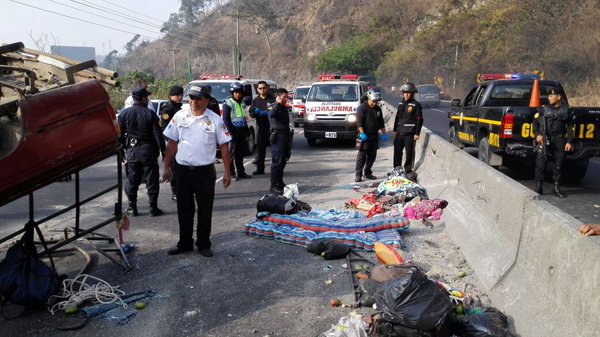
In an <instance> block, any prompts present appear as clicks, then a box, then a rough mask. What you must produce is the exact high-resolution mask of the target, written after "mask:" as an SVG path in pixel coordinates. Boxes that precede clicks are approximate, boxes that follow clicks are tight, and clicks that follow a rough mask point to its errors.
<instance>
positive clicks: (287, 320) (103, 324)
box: [0, 128, 455, 337]
mask: <svg viewBox="0 0 600 337" xmlns="http://www.w3.org/2000/svg"><path fill="white" fill-rule="evenodd" d="M297 132H298V134H297V135H296V137H295V139H294V148H293V154H292V157H291V160H290V162H289V163H288V166H287V168H286V171H285V176H284V180H285V181H286V182H287V183H298V185H299V189H300V193H301V197H300V199H301V200H304V201H306V202H308V203H309V204H311V205H312V206H313V207H315V208H325V209H328V208H334V207H338V208H342V207H343V202H344V201H345V200H346V199H347V198H350V197H360V195H359V194H356V193H354V192H353V191H352V186H353V185H354V164H355V160H356V150H355V149H354V147H353V144H351V143H340V142H335V141H331V142H323V143H319V144H318V145H317V147H313V148H309V147H308V145H307V143H306V140H305V139H304V137H303V135H302V134H301V132H302V129H301V128H298V129H297ZM391 157H392V154H391V147H384V148H382V149H381V152H380V157H379V159H378V162H377V164H376V165H375V170H374V173H375V174H376V175H380V176H382V175H384V173H385V172H387V171H388V170H389V169H391ZM251 159H252V158H250V157H248V158H246V164H247V170H248V172H252V171H254V165H252V164H251V163H250V162H251ZM115 165H116V164H115V159H114V158H110V159H107V160H105V161H103V162H101V163H98V164H96V165H94V166H92V167H90V168H88V169H86V170H84V171H83V172H81V186H82V198H85V197H86V196H87V195H89V194H91V193H92V192H93V191H97V190H99V189H102V188H104V187H105V185H107V184H111V183H113V182H114V179H115V177H116V174H115V167H116V166H115ZM269 168H270V162H268V163H267V171H268V170H269ZM217 172H218V176H219V177H220V176H221V173H222V172H223V165H222V164H219V165H217ZM269 185H270V184H269V175H264V176H259V177H253V178H252V179H248V180H242V181H234V182H232V185H231V186H230V187H229V188H227V189H224V188H223V186H222V185H221V184H220V183H218V184H217V188H216V190H217V192H216V200H215V207H214V214H213V227H212V229H213V230H212V242H213V251H214V253H215V256H214V257H212V258H204V257H202V256H201V255H199V254H198V253H197V252H194V253H189V254H182V255H178V256H174V257H173V256H168V255H167V250H168V249H169V248H171V247H173V246H174V245H175V244H176V241H177V235H178V224H177V216H176V205H175V203H174V202H173V201H171V200H170V196H171V193H170V190H169V187H168V185H161V194H160V199H159V207H161V208H162V209H163V210H164V211H165V214H164V215H163V216H160V217H154V218H150V217H148V216H147V210H148V207H147V202H146V201H147V198H146V196H145V193H144V191H145V190H144V188H141V189H140V193H139V200H138V205H139V210H140V216H138V217H135V218H131V226H130V230H129V231H127V232H126V233H125V241H126V242H127V243H130V244H134V245H135V246H136V248H135V249H134V250H133V252H132V253H130V255H129V257H130V259H129V260H130V262H131V264H132V265H133V267H134V269H133V270H132V271H130V272H128V273H124V272H123V270H121V269H120V268H119V267H118V266H117V265H115V264H113V263H110V262H109V261H108V260H107V259H106V258H104V257H102V256H99V257H97V258H96V259H95V260H96V261H97V262H96V264H95V266H94V267H93V268H91V270H90V271H89V273H91V274H93V275H94V276H98V277H100V278H102V279H105V280H107V281H108V282H110V283H111V284H113V285H119V286H120V287H121V289H123V290H124V291H126V292H127V293H135V292H140V291H147V290H150V289H154V290H156V291H157V292H158V296H157V297H156V298H153V299H150V300H149V301H148V306H147V308H146V309H144V310H143V311H140V312H138V314H137V315H136V317H135V318H133V319H131V321H130V322H129V323H127V324H124V325H118V324H116V323H115V322H112V321H108V320H106V319H101V318H94V319H90V320H89V321H88V323H87V326H86V327H85V328H84V330H79V331H74V332H59V331H56V330H54V328H53V327H52V324H62V323H63V322H66V321H67V320H68V318H65V317H64V315H62V314H60V315H58V316H55V317H51V316H50V315H49V314H48V313H45V312H39V313H36V314H34V315H30V316H27V317H24V318H21V319H16V320H10V321H3V320H2V319H0V322H1V323H0V324H2V326H3V327H4V328H5V329H3V330H4V331H3V333H2V335H3V336H7V337H8V336H24V335H28V336H59V335H60V336H79V335H81V334H85V335H86V336H106V335H107V334H110V335H114V336H177V335H179V336H267V335H269V336H318V335H321V334H322V333H323V332H325V331H327V330H328V329H329V328H330V327H331V325H332V324H335V323H336V322H337V321H338V320H339V319H340V318H341V317H342V316H344V315H347V313H348V310H347V309H344V310H342V309H341V308H339V310H338V309H335V308H332V307H331V306H329V300H330V299H332V298H340V299H342V300H343V301H344V302H346V303H351V302H353V301H354V298H353V295H352V294H353V292H352V286H351V283H350V276H349V274H348V271H347V268H344V266H343V263H344V261H343V260H342V261H325V260H324V259H323V258H321V257H319V256H314V255H312V254H309V253H307V252H306V251H305V249H304V248H301V247H297V246H291V245H288V244H283V243H280V242H276V241H272V240H265V239H258V238H254V237H247V236H245V235H244V234H243V225H244V224H245V223H247V222H249V221H251V220H253V219H254V216H255V214H256V202H257V200H258V199H259V198H260V197H261V196H262V195H264V194H265V193H267V191H268V189H269ZM73 191H74V182H73V181H71V182H61V183H54V184H52V185H50V186H48V187H47V188H44V189H42V190H40V191H37V192H36V193H35V200H36V203H35V209H36V216H35V218H36V219H40V218H42V217H44V216H47V215H48V214H50V213H52V212H53V211H56V210H58V209H60V208H62V207H65V206H67V205H69V204H70V202H72V200H73ZM352 193H354V194H352ZM114 201H115V195H114V194H113V195H111V196H107V197H105V198H99V199H97V200H93V201H92V202H90V203H89V204H88V205H86V206H85V207H84V208H83V209H82V212H83V214H84V216H83V217H82V227H84V228H85V227H86V226H87V225H89V224H91V223H93V222H97V221H100V220H102V219H103V217H104V218H105V217H107V216H109V215H110V214H111V210H112V204H113V203H114ZM123 206H124V207H125V205H123ZM73 217H74V215H73V212H69V213H67V214H65V215H63V216H60V217H58V218H56V219H54V220H52V221H50V222H49V223H47V224H45V225H44V226H43V228H44V232H45V233H50V234H49V235H48V237H47V238H46V239H48V238H52V237H54V238H58V237H60V236H61V235H62V234H61V233H60V230H61V229H63V228H64V227H67V226H73V225H74V221H73ZM0 219H2V220H1V224H2V225H1V226H0V236H1V237H4V236H6V235H7V234H9V233H11V232H14V231H15V230H17V229H19V228H21V227H22V226H23V224H24V222H25V221H26V220H27V199H26V198H23V199H19V200H17V201H15V202H13V203H11V204H8V205H5V206H4V207H2V208H0ZM53 230H56V231H53ZM99 232H101V233H106V234H108V235H114V233H115V229H114V226H113V225H112V224H111V225H108V226H106V227H104V228H103V229H102V230H100V231H99ZM437 233H438V231H437V230H436V231H435V232H432V235H437ZM84 247H85V246H84ZM7 248H8V244H7V243H6V244H4V245H2V246H0V254H1V255H2V256H3V255H4V252H5V250H6V249H7ZM95 255H97V254H95ZM453 255H455V254H453ZM445 264H446V263H444V264H443V265H445ZM82 265H83V263H82V260H81V258H80V257H78V256H71V257H66V258H59V259H57V267H58V270H59V272H60V273H62V274H67V275H69V276H71V277H72V276H73V275H75V274H76V272H77V271H78V270H79V269H80V268H81V267H82ZM326 280H333V284H331V285H326V284H325V282H324V281H326Z"/></svg>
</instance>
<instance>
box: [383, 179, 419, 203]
mask: <svg viewBox="0 0 600 337" xmlns="http://www.w3.org/2000/svg"><path fill="white" fill-rule="evenodd" d="M382 194H383V195H404V198H405V199H406V200H410V199H412V198H415V197H417V196H419V197H421V198H423V199H428V197H427V191H426V190H425V188H424V187H423V186H421V185H419V184H417V183H415V182H412V181H410V180H408V179H406V178H405V177H404V176H393V177H390V178H387V179H386V180H384V181H382V182H381V183H380V184H379V186H378V187H377V195H382Z"/></svg>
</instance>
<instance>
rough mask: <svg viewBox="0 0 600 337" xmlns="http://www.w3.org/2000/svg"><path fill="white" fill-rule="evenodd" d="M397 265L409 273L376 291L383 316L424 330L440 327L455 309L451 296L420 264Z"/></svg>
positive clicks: (382, 317)
mask: <svg viewBox="0 0 600 337" xmlns="http://www.w3.org/2000/svg"><path fill="white" fill-rule="evenodd" d="M395 267H396V268H404V269H406V270H407V272H406V273H404V274H402V275H401V276H400V277H398V278H395V279H391V280H389V281H386V282H385V283H384V284H383V287H381V289H379V291H378V292H377V293H376V294H375V301H376V303H377V307H378V308H379V309H380V310H381V311H382V313H381V319H382V320H385V321H389V322H392V323H395V324H400V325H403V326H406V327H409V328H412V329H418V330H422V331H433V330H436V329H437V328H439V327H441V326H442V325H443V324H444V323H445V322H446V320H447V318H448V316H449V314H450V312H451V311H452V308H453V305H452V303H451V302H450V299H449V298H448V296H447V295H446V294H444V292H443V291H442V290H441V289H440V287H439V286H438V285H437V284H435V283H434V282H433V281H431V280H429V279H428V278H427V276H426V275H425V273H423V271H421V269H419V268H418V267H416V266H413V265H398V266H395Z"/></svg>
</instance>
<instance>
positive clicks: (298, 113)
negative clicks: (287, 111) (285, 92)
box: [292, 85, 310, 126]
mask: <svg viewBox="0 0 600 337" xmlns="http://www.w3.org/2000/svg"><path fill="white" fill-rule="evenodd" d="M308 90H310V85H301V86H298V87H296V89H294V95H293V96H292V120H293V121H294V126H300V124H303V123H304V114H305V113H306V105H305V104H304V103H305V101H306V96H307V95H308Z"/></svg>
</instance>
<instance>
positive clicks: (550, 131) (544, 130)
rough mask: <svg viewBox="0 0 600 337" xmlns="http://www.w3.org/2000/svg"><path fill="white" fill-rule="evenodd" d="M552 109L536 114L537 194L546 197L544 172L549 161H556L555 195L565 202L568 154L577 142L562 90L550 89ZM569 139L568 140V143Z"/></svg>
mask: <svg viewBox="0 0 600 337" xmlns="http://www.w3.org/2000/svg"><path fill="white" fill-rule="evenodd" d="M548 103H549V104H548V105H545V106H544V108H543V111H540V112H538V113H536V114H535V118H534V120H533V133H534V135H535V141H536V143H537V145H538V148H537V151H536V152H537V156H536V161H535V180H536V183H537V184H536V189H535V191H536V192H537V193H539V194H543V193H544V191H543V185H544V171H545V168H546V163H547V161H548V159H550V158H552V159H554V167H553V174H552V180H553V181H554V188H553V189H552V193H554V195H556V196H557V197H559V198H565V197H566V196H565V194H564V193H562V191H561V190H560V176H561V168H562V162H563V159H564V157H565V151H567V152H568V151H571V149H572V146H571V142H572V141H573V132H572V127H571V126H572V125H571V122H570V118H569V117H570V116H569V105H568V104H567V102H564V101H563V100H562V92H560V90H559V89H558V88H552V89H550V92H549V93H548ZM565 135H566V139H565Z"/></svg>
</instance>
